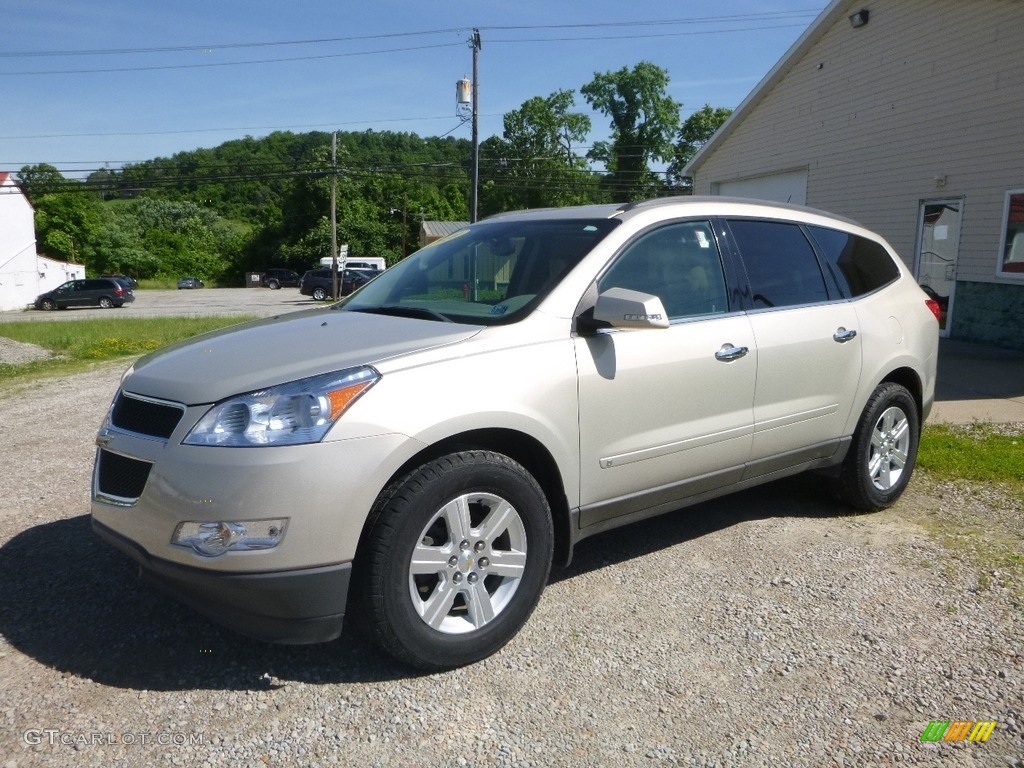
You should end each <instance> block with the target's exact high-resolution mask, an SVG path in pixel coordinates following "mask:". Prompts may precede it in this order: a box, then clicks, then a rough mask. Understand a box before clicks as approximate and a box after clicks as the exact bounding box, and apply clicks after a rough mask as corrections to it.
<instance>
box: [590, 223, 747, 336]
mask: <svg viewBox="0 0 1024 768" xmlns="http://www.w3.org/2000/svg"><path fill="white" fill-rule="evenodd" d="M597 288H598V291H599V292H604V291H607V290H608V289H609V288H628V289H630V290H633V291H640V292H641V293H647V294H651V295H652V296H657V297H658V298H659V299H661V303H662V304H663V305H664V307H665V312H666V313H667V314H668V317H669V319H670V320H679V319H682V318H688V317H699V316H702V315H714V314H721V313H723V312H727V311H728V309H729V307H728V300H727V299H726V295H727V294H726V288H725V273H724V272H723V270H722V260H721V257H720V256H719V253H718V245H717V243H716V242H715V238H714V235H713V233H712V229H711V225H710V224H709V223H708V222H706V221H688V222H680V223H677V224H670V225H668V226H664V227H660V228H658V229H655V230H652V231H650V232H646V233H644V234H642V235H640V236H639V237H638V238H637V239H636V240H634V241H633V242H632V243H630V244H629V245H628V246H626V249H625V250H624V251H623V252H622V254H621V255H620V256H619V257H618V258H617V259H616V260H615V262H614V263H613V264H612V266H611V268H610V269H609V270H608V271H607V272H605V273H604V275H602V276H601V278H600V279H599V280H598V282H597Z"/></svg>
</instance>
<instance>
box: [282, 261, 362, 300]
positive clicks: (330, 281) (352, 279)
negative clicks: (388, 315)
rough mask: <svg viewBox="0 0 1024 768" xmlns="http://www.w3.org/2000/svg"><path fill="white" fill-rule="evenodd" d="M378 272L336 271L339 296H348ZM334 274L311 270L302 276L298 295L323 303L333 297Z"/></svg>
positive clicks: (321, 270)
mask: <svg viewBox="0 0 1024 768" xmlns="http://www.w3.org/2000/svg"><path fill="white" fill-rule="evenodd" d="M378 274H380V273H379V272H373V271H370V270H365V269H341V270H338V279H339V282H340V283H341V286H340V287H341V295H342V296H348V295H349V294H350V293H352V292H353V291H354V290H356V288H361V287H362V286H363V285H364V284H365V283H368V282H370V281H371V280H372V279H373V278H375V277H376V276H377V275H378ZM333 292H334V273H333V272H332V271H331V270H329V269H311V270H309V271H308V272H307V273H306V274H304V275H303V276H302V280H301V281H300V282H299V293H301V294H302V295H303V296H312V297H313V298H314V299H316V300H317V301H323V300H324V299H326V298H327V297H328V296H330V297H331V298H337V297H335V296H333Z"/></svg>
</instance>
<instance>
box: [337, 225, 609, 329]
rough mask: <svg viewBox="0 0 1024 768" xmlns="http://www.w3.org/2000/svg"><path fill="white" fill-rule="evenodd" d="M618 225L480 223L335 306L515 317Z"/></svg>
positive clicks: (475, 318)
mask: <svg viewBox="0 0 1024 768" xmlns="http://www.w3.org/2000/svg"><path fill="white" fill-rule="evenodd" d="M617 224H618V220H608V219H594V220H589V219H588V220H579V219H577V220H555V219H541V220H537V219H533V220H512V221H500V220H499V221H494V222H486V221H484V222H480V223H478V224H474V225H472V226H470V227H468V228H467V229H463V230H460V231H459V232H456V233H455V234H453V235H449V236H448V237H446V238H444V239H442V240H438V241H437V242H435V243H432V244H430V245H428V246H426V247H425V248H423V249H421V250H419V251H417V252H416V253H414V254H413V255H411V256H409V257H408V258H407V259H405V260H403V261H401V262H400V263H398V264H397V265H395V266H394V267H391V269H388V270H387V271H385V272H384V273H383V274H381V275H380V276H379V277H377V278H376V279H375V280H373V282H371V283H368V284H367V285H366V286H365V287H363V288H362V289H361V290H360V291H358V292H357V293H355V294H353V295H352V296H351V297H350V298H348V299H344V300H342V301H341V302H339V303H338V304H336V305H335V306H334V307H333V308H334V309H338V310H344V311H352V312H374V313H379V314H394V315H400V316H403V317H417V318H423V319H428V320H438V321H452V322H457V323H470V324H473V325H497V324H499V323H511V322H515V321H517V320H519V319H521V318H523V317H525V316H526V314H527V313H529V312H530V310H532V309H533V307H535V306H536V305H537V304H538V303H539V302H540V301H541V300H542V299H543V298H544V297H545V296H547V294H548V293H550V291H551V289H552V288H554V287H555V286H556V285H558V283H559V281H560V280H561V279H562V278H563V277H565V275H566V274H568V272H569V270H571V269H572V268H573V267H575V266H576V265H577V264H578V263H579V261H580V259H582V258H583V257H584V256H585V255H586V254H587V253H588V252H589V251H590V250H591V249H592V248H593V247H594V246H595V245H596V244H597V243H598V242H600V241H601V240H602V239H603V238H604V237H605V235H607V234H608V232H610V231H611V230H612V229H613V228H614V227H615V226H616V225H617Z"/></svg>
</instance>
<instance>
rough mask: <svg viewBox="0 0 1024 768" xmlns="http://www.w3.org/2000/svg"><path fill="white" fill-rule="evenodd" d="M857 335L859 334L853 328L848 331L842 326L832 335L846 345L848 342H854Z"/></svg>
mask: <svg viewBox="0 0 1024 768" xmlns="http://www.w3.org/2000/svg"><path fill="white" fill-rule="evenodd" d="M856 335H857V332H856V331H855V330H853V329H852V328H851V329H850V330H846V329H845V328H843V327H842V326H840V327H839V329H838V330H837V331H836V332H835V333H833V334H832V338H833V339H835V340H836V341H838V342H839V343H840V344H845V343H846V342H848V341H852V340H853V339H854V337H856Z"/></svg>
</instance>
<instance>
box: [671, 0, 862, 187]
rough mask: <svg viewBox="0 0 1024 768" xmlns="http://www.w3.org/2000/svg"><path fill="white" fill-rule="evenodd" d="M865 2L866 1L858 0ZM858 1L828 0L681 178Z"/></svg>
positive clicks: (685, 168) (691, 172)
mask: <svg viewBox="0 0 1024 768" xmlns="http://www.w3.org/2000/svg"><path fill="white" fill-rule="evenodd" d="M861 1H862V2H863V1H866V0H861ZM856 2H858V0H832V2H831V3H829V5H828V7H826V8H825V10H823V11H822V12H821V13H820V14H819V15H818V18H816V19H815V20H814V22H813V23H812V24H811V26H809V27H808V28H807V29H806V30H805V31H804V33H803V34H802V35H800V37H798V38H797V40H796V42H795V43H793V45H791V46H790V47H789V50H788V51H786V53H785V54H783V56H782V58H781V59H779V60H778V62H777V63H776V64H775V66H774V67H772V68H771V69H770V70H769V71H768V74H767V75H765V76H764V77H763V78H761V82H759V83H758V84H757V85H755V86H754V89H753V90H752V91H751V92H750V93H749V94H747V97H746V98H745V99H743V101H741V102H740V104H739V106H738V107H736V109H734V110H733V112H732V114H731V115H729V117H728V119H726V121H725V122H724V123H722V125H721V126H719V128H718V130H717V131H715V133H714V134H713V135H712V136H711V138H710V139H708V141H707V143H706V144H705V145H704V146H703V147H701V148H700V149H699V150H697V152H696V154H694V156H693V157H691V158H690V162H688V163H687V164H686V165H685V166H684V167H683V175H684V176H693V175H694V171H695V170H696V169H697V168H699V167H700V164H701V163H702V162H703V161H704V158H705V157H706V156H707V155H709V154H711V153H712V152H713V151H714V150H715V148H716V147H717V146H718V145H719V144H721V143H722V142H723V141H724V140H725V138H726V137H727V136H728V135H729V134H730V133H732V132H733V130H734V128H735V127H736V125H738V124H739V123H740V122H741V121H742V120H743V119H744V118H745V117H746V116H747V115H748V114H749V113H750V112H751V111H752V110H753V109H754V107H756V106H757V105H758V103H759V102H760V101H761V99H762V98H763V97H764V96H765V94H767V93H768V92H769V91H770V90H771V89H772V88H774V87H775V85H776V84H777V83H778V82H779V81H780V80H782V78H783V77H785V76H786V74H787V73H788V72H789V71H790V69H792V68H793V65H794V64H795V63H796V61H797V60H798V59H799V58H800V57H801V56H803V55H804V54H805V53H806V52H807V51H808V50H809V49H810V48H811V46H813V45H814V44H815V43H817V42H818V40H820V39H821V37H822V36H823V35H824V34H825V32H827V31H828V30H829V29H830V28H831V27H832V25H833V24H835V22H836V21H837V20H838V19H840V18H842V17H843V14H845V13H846V12H847V11H848V9H849V8H850V6H852V5H854V4H855V3H856Z"/></svg>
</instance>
